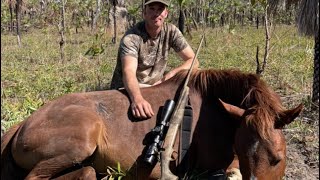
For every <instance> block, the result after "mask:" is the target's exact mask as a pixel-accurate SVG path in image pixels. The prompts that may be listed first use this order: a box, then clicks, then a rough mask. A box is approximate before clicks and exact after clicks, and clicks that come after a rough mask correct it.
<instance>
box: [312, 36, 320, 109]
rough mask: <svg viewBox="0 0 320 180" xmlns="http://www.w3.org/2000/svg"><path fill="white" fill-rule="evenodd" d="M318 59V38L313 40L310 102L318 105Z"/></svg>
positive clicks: (319, 44) (319, 55)
mask: <svg viewBox="0 0 320 180" xmlns="http://www.w3.org/2000/svg"><path fill="white" fill-rule="evenodd" d="M319 58H320V42H319V37H316V38H315V45H314V65H313V68H314V70H313V86H312V102H314V103H319Z"/></svg>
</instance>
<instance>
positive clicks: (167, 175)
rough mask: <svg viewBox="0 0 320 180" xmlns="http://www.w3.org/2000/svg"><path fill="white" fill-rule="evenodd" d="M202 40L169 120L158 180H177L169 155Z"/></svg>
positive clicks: (181, 118)
mask: <svg viewBox="0 0 320 180" xmlns="http://www.w3.org/2000/svg"><path fill="white" fill-rule="evenodd" d="M203 39H204V35H203V36H202V38H201V41H200V44H199V47H198V49H197V52H196V54H195V56H194V57H193V60H192V63H191V66H190V69H189V71H188V74H187V77H186V80H185V82H184V85H183V88H182V91H181V93H180V96H179V99H178V103H177V106H176V108H175V109H174V111H173V114H172V116H171V118H170V121H169V122H170V124H169V128H168V131H167V135H166V137H165V140H164V145H163V148H164V150H163V151H161V152H160V159H161V177H160V180H177V179H178V176H176V175H174V174H173V173H172V172H171V171H170V168H169V165H170V161H171V155H172V153H173V145H174V142H175V139H176V136H177V133H178V130H179V126H180V124H181V122H182V120H183V115H184V109H185V106H186V104H187V102H188V97H189V87H188V82H189V78H190V75H191V71H192V69H193V66H194V61H195V59H196V58H197V56H198V54H199V51H200V47H201V45H202V42H203Z"/></svg>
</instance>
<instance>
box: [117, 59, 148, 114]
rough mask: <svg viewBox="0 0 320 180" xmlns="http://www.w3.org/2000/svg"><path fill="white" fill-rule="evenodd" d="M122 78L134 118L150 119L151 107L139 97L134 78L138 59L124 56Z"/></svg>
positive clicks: (139, 92)
mask: <svg viewBox="0 0 320 180" xmlns="http://www.w3.org/2000/svg"><path fill="white" fill-rule="evenodd" d="M121 63H122V73H123V75H122V77H123V79H122V80H123V83H124V86H125V88H126V90H127V92H128V94H129V97H130V99H131V110H132V114H133V116H134V117H137V118H143V119H145V118H150V117H151V116H153V115H154V112H153V110H152V107H151V105H150V104H149V102H148V101H146V100H145V99H144V98H143V96H142V95H141V91H140V87H139V83H138V80H137V76H136V71H137V67H138V59H137V58H135V57H132V56H124V57H123V58H122V59H121Z"/></svg>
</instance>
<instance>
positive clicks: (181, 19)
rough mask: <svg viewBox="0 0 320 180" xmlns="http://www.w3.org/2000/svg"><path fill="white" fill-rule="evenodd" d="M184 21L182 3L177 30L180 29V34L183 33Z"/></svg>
mask: <svg viewBox="0 0 320 180" xmlns="http://www.w3.org/2000/svg"><path fill="white" fill-rule="evenodd" d="M184 23H185V17H184V13H183V8H182V5H180V10H179V30H180V31H181V33H182V34H184Z"/></svg>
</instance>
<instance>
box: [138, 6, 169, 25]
mask: <svg viewBox="0 0 320 180" xmlns="http://www.w3.org/2000/svg"><path fill="white" fill-rule="evenodd" d="M167 15H168V10H167V8H166V6H165V5H164V4H162V3H158V2H155V3H151V4H148V5H146V7H145V10H144V20H145V21H146V22H147V23H148V25H149V26H154V27H160V26H162V24H163V22H164V20H165V19H166V17H167Z"/></svg>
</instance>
